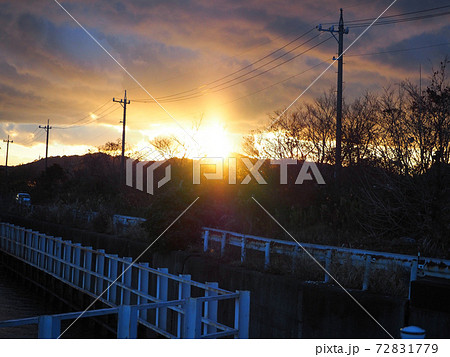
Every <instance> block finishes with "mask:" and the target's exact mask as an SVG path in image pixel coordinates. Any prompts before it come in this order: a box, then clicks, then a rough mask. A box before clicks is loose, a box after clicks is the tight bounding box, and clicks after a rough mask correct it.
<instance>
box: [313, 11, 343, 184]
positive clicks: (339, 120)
mask: <svg viewBox="0 0 450 357" xmlns="http://www.w3.org/2000/svg"><path fill="white" fill-rule="evenodd" d="M317 29H318V30H319V31H326V32H330V33H331V34H332V35H333V37H334V38H335V39H336V41H337V42H338V58H337V61H338V73H337V102H336V163H335V166H334V177H335V178H336V181H338V182H339V179H340V174H341V168H342V154H341V151H342V144H341V143H342V78H343V64H344V54H343V52H344V34H348V27H347V28H344V18H343V14H342V9H341V16H340V18H339V27H338V29H337V30H335V29H334V26H331V27H330V28H328V29H323V28H322V25H319V26H317ZM335 33H338V38H336V36H335V35H334V34H335ZM333 60H334V61H336V58H335V57H333Z"/></svg>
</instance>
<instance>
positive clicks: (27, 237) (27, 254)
mask: <svg viewBox="0 0 450 357" xmlns="http://www.w3.org/2000/svg"><path fill="white" fill-rule="evenodd" d="M32 234H33V232H32V231H31V229H27V230H26V233H25V256H24V258H25V260H26V261H28V262H31V257H32V251H31V249H30V248H31V235H32Z"/></svg>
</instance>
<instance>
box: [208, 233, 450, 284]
mask: <svg viewBox="0 0 450 357" xmlns="http://www.w3.org/2000/svg"><path fill="white" fill-rule="evenodd" d="M202 234H203V251H204V252H206V251H208V249H209V242H211V241H213V242H219V243H220V255H221V256H223V255H224V254H225V251H226V249H227V246H235V247H239V248H240V252H241V254H240V256H241V262H242V263H244V262H245V261H246V257H247V250H249V249H251V250H257V251H261V252H264V268H265V269H268V268H269V267H270V261H271V255H272V254H274V253H275V254H282V255H286V256H289V257H291V258H292V264H295V260H296V259H297V258H298V257H300V256H301V254H305V253H304V251H303V249H302V248H301V247H300V246H299V245H298V244H297V243H296V242H294V241H286V240H279V239H269V238H262V237H257V236H252V235H248V234H242V233H236V232H230V231H225V230H221V229H215V228H208V227H203V228H202ZM300 244H301V245H302V247H303V248H304V249H306V250H307V251H308V252H309V253H310V254H311V255H312V256H314V258H316V259H317V260H318V261H319V262H321V263H322V264H323V265H324V267H325V269H326V270H327V271H329V269H330V267H331V262H332V261H336V262H339V263H341V264H342V263H344V262H349V261H350V262H351V263H352V265H354V266H364V277H363V284H362V285H363V286H362V290H367V289H368V288H369V278H370V272H371V270H373V269H382V270H391V269H393V267H404V268H407V269H410V286H411V281H413V280H416V279H417V277H424V276H430V277H437V278H444V279H450V260H444V259H438V258H427V257H420V256H413V255H405V254H395V253H387V252H377V251H370V250H362V249H351V248H340V247H334V246H328V245H318V244H310V243H300ZM329 280H330V276H329V275H328V274H326V273H325V278H324V281H325V282H329ZM410 292H411V289H410Z"/></svg>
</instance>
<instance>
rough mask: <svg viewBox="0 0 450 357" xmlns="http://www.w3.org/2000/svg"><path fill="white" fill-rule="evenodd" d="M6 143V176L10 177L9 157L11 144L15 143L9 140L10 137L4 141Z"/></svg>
mask: <svg viewBox="0 0 450 357" xmlns="http://www.w3.org/2000/svg"><path fill="white" fill-rule="evenodd" d="M3 142H4V143H6V163H5V174H6V177H8V156H9V143H13V142H14V141H12V140H9V135H8V139H7V140H3Z"/></svg>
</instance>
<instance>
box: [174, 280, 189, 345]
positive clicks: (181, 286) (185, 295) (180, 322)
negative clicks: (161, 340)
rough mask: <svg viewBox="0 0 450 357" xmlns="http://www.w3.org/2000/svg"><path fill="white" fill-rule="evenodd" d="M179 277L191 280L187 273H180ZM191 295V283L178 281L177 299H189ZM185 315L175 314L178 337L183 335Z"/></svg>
mask: <svg viewBox="0 0 450 357" xmlns="http://www.w3.org/2000/svg"><path fill="white" fill-rule="evenodd" d="M180 277H182V278H184V279H186V280H191V276H190V275H189V274H180ZM190 297H191V285H190V284H188V283H183V282H179V283H178V299H179V300H183V299H186V300H187V299H189V298H190ZM184 321H185V317H184V315H183V314H181V313H178V316H177V336H178V337H179V338H182V337H185V336H183V335H182V331H183V326H184Z"/></svg>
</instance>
